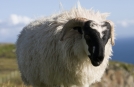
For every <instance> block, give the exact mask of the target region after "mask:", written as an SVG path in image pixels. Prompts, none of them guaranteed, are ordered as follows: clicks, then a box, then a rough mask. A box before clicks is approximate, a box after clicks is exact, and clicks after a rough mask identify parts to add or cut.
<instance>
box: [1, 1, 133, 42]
mask: <svg viewBox="0 0 134 87" xmlns="http://www.w3.org/2000/svg"><path fill="white" fill-rule="evenodd" d="M77 1H78V0H0V43H1V42H3V43H4V42H12V43H14V42H15V41H16V39H17V35H18V34H19V32H20V31H21V30H22V28H23V27H24V26H25V25H27V24H28V23H29V22H30V21H33V20H34V19H37V18H39V17H42V16H49V15H51V14H54V13H57V12H59V11H60V5H59V3H60V2H61V3H62V5H63V8H64V10H69V9H71V8H72V7H74V6H76V4H77ZM79 1H80V3H81V6H82V7H84V8H86V9H90V8H93V9H94V10H95V11H100V12H102V13H103V12H109V13H111V14H110V16H109V17H108V19H109V20H112V21H113V22H114V23H115V25H116V26H115V30H116V35H117V39H118V38H130V37H132V38H134V11H133V10H134V4H133V3H134V0H129V1H128V0H79Z"/></svg>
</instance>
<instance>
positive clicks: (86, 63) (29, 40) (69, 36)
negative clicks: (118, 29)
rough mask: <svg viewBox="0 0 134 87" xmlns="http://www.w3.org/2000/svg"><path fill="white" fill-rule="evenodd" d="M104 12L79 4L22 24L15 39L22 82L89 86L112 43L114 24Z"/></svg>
mask: <svg viewBox="0 0 134 87" xmlns="http://www.w3.org/2000/svg"><path fill="white" fill-rule="evenodd" d="M107 16H108V13H100V12H94V11H93V10H86V9H84V8H82V7H80V6H78V7H77V8H73V9H71V10H70V11H63V12H61V13H60V14H55V15H52V16H50V17H46V18H41V19H38V20H36V21H34V22H31V23H30V24H29V25H27V26H26V27H24V29H23V30H22V32H21V34H20V35H19V37H18V40H17V43H16V48H17V50H16V54H17V59H18V65H19V69H20V73H21V77H22V80H23V81H24V83H25V84H27V85H32V86H33V87H89V86H90V85H91V84H92V83H94V82H97V81H100V79H101V77H102V75H103V73H104V71H105V69H106V67H107V65H108V60H109V58H110V56H111V55H112V45H114V24H113V23H112V22H111V21H109V20H106V17H107Z"/></svg>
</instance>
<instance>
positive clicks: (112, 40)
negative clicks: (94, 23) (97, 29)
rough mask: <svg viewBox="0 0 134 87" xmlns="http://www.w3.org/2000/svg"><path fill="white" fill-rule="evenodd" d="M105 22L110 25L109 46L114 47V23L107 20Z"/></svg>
mask: <svg viewBox="0 0 134 87" xmlns="http://www.w3.org/2000/svg"><path fill="white" fill-rule="evenodd" d="M107 22H109V23H110V25H111V44H112V45H113V46H114V44H115V42H114V40H115V34H114V23H113V22H112V21H110V20H108V21H107Z"/></svg>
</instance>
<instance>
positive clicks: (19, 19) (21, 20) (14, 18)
mask: <svg viewBox="0 0 134 87" xmlns="http://www.w3.org/2000/svg"><path fill="white" fill-rule="evenodd" d="M30 21H32V19H31V18H28V17H26V16H19V15H16V14H12V15H10V22H11V23H12V24H14V25H17V24H28V23H29V22H30Z"/></svg>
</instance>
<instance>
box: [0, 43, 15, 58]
mask: <svg viewBox="0 0 134 87" xmlns="http://www.w3.org/2000/svg"><path fill="white" fill-rule="evenodd" d="M15 57H16V56H15V45H14V44H0V58H15Z"/></svg>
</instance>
